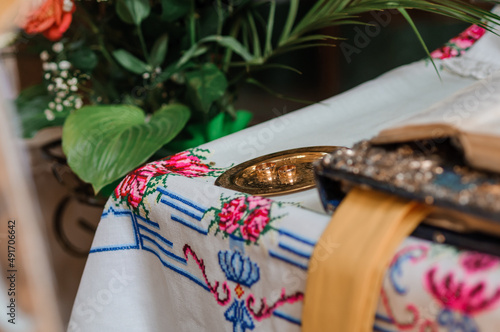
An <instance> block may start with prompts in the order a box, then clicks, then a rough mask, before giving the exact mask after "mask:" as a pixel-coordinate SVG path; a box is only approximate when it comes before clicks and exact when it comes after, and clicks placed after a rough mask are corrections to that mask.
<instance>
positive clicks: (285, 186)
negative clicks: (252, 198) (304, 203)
mask: <svg viewBox="0 0 500 332" xmlns="http://www.w3.org/2000/svg"><path fill="white" fill-rule="evenodd" d="M338 148H339V147H338V146H311V147H307V148H299V149H292V150H286V151H281V152H275V153H272V154H268V155H265V156H262V157H258V158H255V159H252V160H249V161H246V162H244V163H242V164H239V165H237V166H234V167H232V168H231V169H229V170H227V171H226V172H224V173H223V174H222V175H221V176H219V177H218V178H217V180H216V181H215V185H217V186H219V187H224V188H227V189H232V190H236V191H240V192H244V193H247V194H250V195H259V196H278V195H286V194H291V193H295V192H298V191H303V190H307V189H311V188H314V187H315V186H316V183H315V181H314V169H313V162H314V161H316V160H318V159H320V158H322V157H323V156H324V155H326V154H328V153H331V152H332V151H335V150H336V149H338ZM264 164H275V169H276V170H278V169H282V170H283V171H286V170H287V169H288V168H290V167H283V166H290V165H293V166H295V169H294V173H296V179H295V181H294V182H293V183H281V182H280V179H278V177H277V175H276V177H275V178H274V179H273V180H269V181H262V177H260V179H261V180H259V176H258V175H259V174H258V171H257V167H258V166H259V165H264ZM294 175H295V174H294Z"/></svg>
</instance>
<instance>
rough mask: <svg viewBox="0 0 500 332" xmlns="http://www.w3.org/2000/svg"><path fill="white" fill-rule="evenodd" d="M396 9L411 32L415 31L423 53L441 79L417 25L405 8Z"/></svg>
mask: <svg viewBox="0 0 500 332" xmlns="http://www.w3.org/2000/svg"><path fill="white" fill-rule="evenodd" d="M398 10H399V12H400V13H401V14H402V15H403V17H404V18H405V19H406V21H407V22H408V24H410V27H411V28H412V29H413V32H415V35H417V38H418V40H419V42H420V44H421V45H422V47H423V48H424V51H425V53H427V56H428V57H429V59H430V60H431V62H432V66H433V67H434V70H435V71H436V74H437V75H438V77H439V79H441V75H440V74H439V70H438V69H437V67H436V63H435V62H434V59H433V58H432V56H431V53H430V52H429V49H428V48H427V45H426V44H425V41H424V39H423V38H422V36H421V35H420V32H419V31H418V29H417V26H416V25H415V23H414V22H413V20H412V18H411V17H410V15H409V14H408V12H407V11H406V9H404V8H399V9H398Z"/></svg>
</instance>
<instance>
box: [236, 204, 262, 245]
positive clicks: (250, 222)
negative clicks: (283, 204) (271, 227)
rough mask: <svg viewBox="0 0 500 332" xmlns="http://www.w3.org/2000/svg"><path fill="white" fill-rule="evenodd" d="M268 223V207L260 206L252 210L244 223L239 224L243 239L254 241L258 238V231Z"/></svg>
mask: <svg viewBox="0 0 500 332" xmlns="http://www.w3.org/2000/svg"><path fill="white" fill-rule="evenodd" d="M268 223H269V209H268V208H267V209H266V208H260V209H256V210H253V211H252V213H250V215H249V216H248V217H247V218H246V219H245V223H244V225H242V226H241V229H240V231H241V236H242V237H243V239H245V240H249V241H252V242H255V241H257V240H258V239H259V236H260V233H261V232H262V231H263V230H264V228H265V227H266V226H267V224H268Z"/></svg>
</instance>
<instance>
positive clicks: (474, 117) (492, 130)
mask: <svg viewBox="0 0 500 332" xmlns="http://www.w3.org/2000/svg"><path fill="white" fill-rule="evenodd" d="M434 124H439V125H443V126H446V127H453V128H456V129H458V130H459V131H463V132H470V133H478V134H484V135H494V136H500V71H499V72H496V73H494V74H492V75H491V76H489V77H487V78H486V79H484V80H480V81H478V82H476V83H474V84H472V85H470V86H468V87H466V88H464V89H462V90H460V91H458V92H457V93H455V94H454V95H452V96H451V97H449V98H447V99H444V100H442V101H440V102H438V103H436V104H434V105H433V106H431V107H430V108H428V109H426V110H424V111H422V112H421V113H419V114H417V115H415V116H413V117H410V118H408V119H406V120H405V121H403V122H401V123H399V124H397V125H396V126H394V127H393V129H388V130H385V131H383V132H382V133H381V134H380V136H386V135H391V134H392V133H391V131H393V130H396V129H398V128H402V127H407V126H415V125H434ZM409 131H411V129H409ZM398 134H400V135H401V131H400V130H398Z"/></svg>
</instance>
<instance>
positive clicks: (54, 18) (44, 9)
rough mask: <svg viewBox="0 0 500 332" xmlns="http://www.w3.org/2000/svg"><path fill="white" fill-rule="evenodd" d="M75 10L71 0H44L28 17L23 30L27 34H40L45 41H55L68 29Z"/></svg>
mask: <svg viewBox="0 0 500 332" xmlns="http://www.w3.org/2000/svg"><path fill="white" fill-rule="evenodd" d="M75 10H76V6H75V4H74V2H73V0H46V1H45V2H44V3H43V5H42V6H41V7H39V8H38V9H37V10H35V11H34V12H32V13H31V14H30V15H29V16H28V18H27V22H26V23H25V24H24V27H23V29H24V30H25V31H26V32H27V33H28V34H38V33H42V34H43V35H44V36H45V37H46V38H47V39H49V40H51V41H57V40H59V39H61V38H62V36H63V34H64V33H65V32H66V30H68V29H69V26H70V25H71V21H72V20H73V13H74V12H75Z"/></svg>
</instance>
